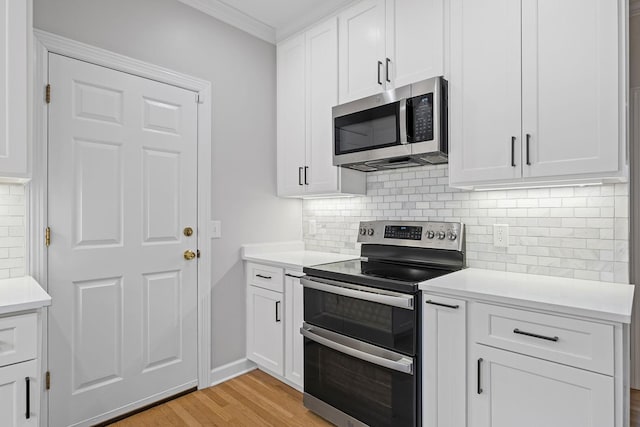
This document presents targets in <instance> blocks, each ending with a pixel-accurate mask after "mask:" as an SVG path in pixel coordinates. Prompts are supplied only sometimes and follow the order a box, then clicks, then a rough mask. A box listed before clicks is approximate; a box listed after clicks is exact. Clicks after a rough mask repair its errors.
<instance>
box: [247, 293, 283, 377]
mask: <svg viewBox="0 0 640 427" xmlns="http://www.w3.org/2000/svg"><path fill="white" fill-rule="evenodd" d="M282 314H283V307H282V293H281V292H274V291H268V290H266V289H262V288H259V287H257V286H249V287H248V288H247V357H248V358H249V359H251V360H253V361H254V362H256V363H257V364H258V365H260V366H262V367H264V368H267V369H268V370H270V371H272V372H273V373H275V374H278V375H281V376H282V375H284V329H283V326H282V325H283V322H282Z"/></svg>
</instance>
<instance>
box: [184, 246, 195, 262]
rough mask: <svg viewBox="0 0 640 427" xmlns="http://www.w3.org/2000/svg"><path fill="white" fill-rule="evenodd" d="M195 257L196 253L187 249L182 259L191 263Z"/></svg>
mask: <svg viewBox="0 0 640 427" xmlns="http://www.w3.org/2000/svg"><path fill="white" fill-rule="evenodd" d="M195 257H196V253H195V252H193V251H192V250H191V249H187V250H186V251H184V259H186V260H187V261H191V260H192V259H194V258H195Z"/></svg>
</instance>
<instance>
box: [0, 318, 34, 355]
mask: <svg viewBox="0 0 640 427" xmlns="http://www.w3.org/2000/svg"><path fill="white" fill-rule="evenodd" d="M37 337H38V315H37V314H36V313H31V314H23V315H20V316H8V317H0V366H5V365H11V364H13V363H18V362H23V361H25V360H30V359H35V358H36V352H37V348H38V346H37Z"/></svg>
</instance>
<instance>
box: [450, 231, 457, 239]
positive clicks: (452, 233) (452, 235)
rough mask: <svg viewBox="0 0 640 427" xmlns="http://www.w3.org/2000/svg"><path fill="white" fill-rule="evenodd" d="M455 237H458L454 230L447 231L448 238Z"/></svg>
mask: <svg viewBox="0 0 640 427" xmlns="http://www.w3.org/2000/svg"><path fill="white" fill-rule="evenodd" d="M457 238H458V235H457V234H456V233H455V231H450V232H449V240H456V239H457Z"/></svg>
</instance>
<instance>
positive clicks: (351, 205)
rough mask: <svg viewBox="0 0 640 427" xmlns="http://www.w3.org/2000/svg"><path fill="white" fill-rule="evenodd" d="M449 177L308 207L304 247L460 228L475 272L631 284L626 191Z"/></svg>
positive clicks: (441, 172)
mask: <svg viewBox="0 0 640 427" xmlns="http://www.w3.org/2000/svg"><path fill="white" fill-rule="evenodd" d="M447 175H448V167H447V166H446V165H439V166H424V167H420V168H412V169H406V170H399V171H393V172H373V173H369V174H367V190H368V191H367V196H365V197H355V198H340V199H316V200H305V201H304V202H303V211H304V212H303V217H304V223H307V222H308V220H310V219H315V220H316V223H317V231H318V232H317V234H316V235H313V236H311V235H309V234H308V228H307V227H305V230H304V240H305V243H306V248H307V249H309V250H324V251H329V252H343V253H349V254H359V252H360V247H359V245H358V244H357V243H356V239H357V228H358V224H359V222H360V221H364V220H380V219H382V220H384V219H405V220H420V221H423V220H431V221H462V222H463V223H464V224H465V225H466V256H467V264H468V265H469V266H471V267H478V268H487V269H494V270H506V271H512V272H523V273H531V274H544V275H552V276H560V277H575V278H580V279H588V280H603V281H610V282H612V281H616V282H623V283H628V280H629V273H628V269H629V219H628V209H629V187H628V185H627V184H607V185H602V186H588V187H559V188H540V189H523V190H500V191H477V192H476V191H473V192H470V191H462V190H458V189H454V188H451V187H449V186H448V185H447V183H448V176H447ZM2 194H3V193H2V190H0V200H1V197H2ZM1 211H2V206H1V205H0V212H1ZM2 220H3V216H1V215H0V227H3V226H6V227H11V226H12V224H3V223H2ZM494 224H509V226H510V229H509V234H510V239H509V244H510V246H509V247H508V248H496V247H494V246H493V225H494ZM20 225H22V224H20ZM1 240H2V238H1V237H0V241H1ZM1 246H2V245H1V244H0V249H1ZM1 256H2V253H0V258H1Z"/></svg>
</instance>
